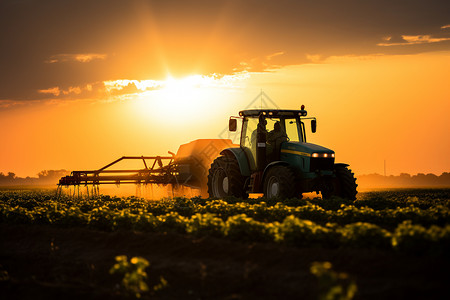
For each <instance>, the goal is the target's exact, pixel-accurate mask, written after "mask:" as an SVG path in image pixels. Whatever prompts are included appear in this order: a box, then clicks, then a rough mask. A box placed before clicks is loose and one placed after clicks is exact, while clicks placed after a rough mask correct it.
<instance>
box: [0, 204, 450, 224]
mask: <svg viewBox="0 0 450 300" xmlns="http://www.w3.org/2000/svg"><path fill="white" fill-rule="evenodd" d="M225 200H227V201H225ZM225 200H208V199H206V200H205V199H199V198H192V199H186V198H175V199H165V200H161V201H147V200H143V199H137V198H111V197H102V198H100V199H94V200H88V199H80V200H74V199H70V198H62V199H54V198H48V199H45V201H39V200H36V199H21V198H5V199H3V200H2V201H0V203H2V204H3V205H4V206H7V207H22V208H26V209H28V210H36V209H40V208H47V209H54V210H68V209H71V208H76V209H78V210H79V211H80V212H82V213H89V212H91V211H93V210H112V211H125V212H126V213H132V214H152V215H154V216H160V215H166V214H168V213H171V212H176V213H178V214H179V215H181V216H184V217H191V216H193V215H195V214H207V213H210V214H214V215H216V216H217V217H219V218H221V219H222V220H223V221H225V220H227V219H228V218H229V217H232V216H235V215H239V214H245V215H247V216H248V217H250V218H252V219H254V220H256V221H259V222H265V223H271V222H282V221H283V220H284V219H285V218H286V217H288V216H295V217H297V218H299V219H304V220H310V221H313V222H315V223H318V224H321V225H325V224H326V223H337V224H339V225H345V224H351V223H357V222H366V223H372V224H376V225H378V226H381V227H383V228H385V229H389V230H393V229H395V228H396V227H397V226H398V224H400V223H402V222H404V221H407V220H410V221H412V222H413V223H414V224H420V225H423V226H427V227H428V226H431V225H439V226H445V225H447V224H448V223H449V220H450V208H449V207H447V206H445V205H441V204H437V205H435V206H431V207H428V208H425V209H422V208H419V207H417V206H414V205H410V206H405V207H397V208H384V209H378V210H376V209H374V208H371V207H366V206H363V207H357V206H356V205H353V204H343V203H341V204H340V205H339V207H338V208H337V209H324V208H323V207H322V206H319V205H318V204H315V203H313V202H309V201H305V200H298V199H297V200H296V199H290V200H287V201H284V202H277V203H276V204H273V205H270V204H268V203H266V202H264V201H262V200H261V199H258V202H249V201H242V202H237V201H235V198H230V199H225ZM339 200H340V201H341V202H342V199H339V198H335V199H334V201H339ZM295 201H297V202H299V201H301V202H302V203H301V204H302V205H289V204H293V203H295ZM324 202H325V201H324Z"/></svg>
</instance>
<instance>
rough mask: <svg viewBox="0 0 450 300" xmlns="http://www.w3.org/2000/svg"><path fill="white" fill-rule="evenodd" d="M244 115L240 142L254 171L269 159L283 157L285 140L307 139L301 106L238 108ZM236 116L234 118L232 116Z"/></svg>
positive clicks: (262, 166) (264, 164)
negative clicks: (291, 107) (299, 108)
mask: <svg viewBox="0 0 450 300" xmlns="http://www.w3.org/2000/svg"><path fill="white" fill-rule="evenodd" d="M239 115H240V117H242V118H243V122H242V131H241V139H240V145H241V148H242V149H243V150H244V151H245V153H246V155H247V158H248V160H249V167H250V169H251V170H252V171H257V170H263V169H264V168H265V167H266V165H267V164H268V163H271V162H273V161H278V160H280V157H281V149H282V148H285V147H282V145H283V144H285V143H287V142H292V143H306V133H305V123H304V121H305V119H311V122H312V126H311V127H312V128H313V129H314V128H315V126H316V125H315V124H316V119H315V118H306V115H307V112H306V110H304V107H302V109H301V110H275V109H252V110H243V111H240V112H239ZM231 120H233V119H231Z"/></svg>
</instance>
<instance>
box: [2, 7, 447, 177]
mask: <svg viewBox="0 0 450 300" xmlns="http://www.w3.org/2000/svg"><path fill="white" fill-rule="evenodd" d="M336 3H338V2H336V1H324V2H323V3H322V2H321V3H320V4H317V3H311V2H309V1H308V2H307V1H298V2H295V1H256V2H255V1H248V2H245V3H242V2H241V1H144V0H140V1H138V0H136V1H123V2H121V1H96V2H95V3H91V1H86V2H85V1H65V2H64V3H63V4H62V2H59V1H23V2H17V1H4V2H2V3H1V4H0V25H1V26H0V28H1V29H0V38H1V40H2V47H1V50H0V64H1V66H2V68H1V70H0V76H1V78H0V79H1V81H0V172H3V173H6V172H10V171H11V172H14V173H16V174H17V175H18V176H23V177H24V176H36V174H37V173H38V172H39V171H41V170H45V169H68V170H76V169H95V168H99V167H102V166H103V165H105V164H107V163H109V162H110V161H112V160H114V159H116V158H118V157H120V156H122V155H165V154H166V153H167V151H168V150H170V151H173V152H175V151H176V150H177V148H178V146H179V145H180V144H182V143H186V142H189V141H191V140H193V139H197V138H218V137H226V136H227V133H225V132H224V129H225V128H226V127H227V120H228V117H229V116H230V115H236V114H237V112H238V111H239V110H241V109H244V108H246V107H247V106H248V105H250V104H251V103H252V101H253V100H254V99H255V97H257V95H258V94H259V93H260V91H261V90H263V91H264V92H265V94H267V95H268V96H269V97H270V100H271V101H272V104H271V105H272V106H273V105H276V106H278V107H280V108H299V107H300V105H301V104H305V105H306V107H307V110H308V113H309V115H310V116H316V117H318V132H317V133H316V134H314V135H312V134H311V133H309V134H308V137H309V140H310V141H311V142H315V143H318V144H321V145H323V146H326V147H329V148H331V149H333V150H335V151H336V160H337V161H339V162H346V163H348V164H350V165H351V168H352V169H353V170H354V171H355V172H356V173H357V174H368V173H375V172H376V173H381V174H382V173H383V161H384V160H386V163H387V171H388V174H394V175H398V174H399V173H401V172H407V173H411V174H415V173H418V172H423V173H430V172H432V173H436V174H440V173H442V172H446V171H447V172H448V171H450V158H449V157H448V154H447V153H448V150H449V149H450V138H449V137H448V135H449V129H450V121H449V118H448V116H447V115H448V113H449V111H450V109H449V108H450V76H449V71H448V70H450V26H449V24H450V19H449V18H448V16H449V15H450V11H449V5H448V4H447V2H446V1H430V2H427V3H425V2H423V1H422V2H421V1H411V2H409V3H408V7H405V6H404V5H406V4H404V3H405V2H402V3H403V4H401V3H397V2H396V1H389V2H388V1H386V2H383V1H377V2H375V1H362V3H361V1H359V2H358V1H347V2H339V3H340V4H339V5H338V4H336ZM325 4H328V5H325ZM266 100H267V99H266ZM266 102H270V101H266ZM254 105H259V101H256V102H255V103H254ZM254 105H253V106H254Z"/></svg>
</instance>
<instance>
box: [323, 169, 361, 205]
mask: <svg viewBox="0 0 450 300" xmlns="http://www.w3.org/2000/svg"><path fill="white" fill-rule="evenodd" d="M334 171H335V173H336V179H335V180H334V181H333V187H332V188H331V189H330V190H328V191H322V197H323V198H324V199H327V198H330V197H332V196H338V197H341V198H344V199H348V200H356V194H358V191H357V190H356V187H357V186H358V185H357V184H356V178H355V175H354V174H353V172H352V171H351V170H350V169H349V168H347V167H346V166H342V165H335V166H334Z"/></svg>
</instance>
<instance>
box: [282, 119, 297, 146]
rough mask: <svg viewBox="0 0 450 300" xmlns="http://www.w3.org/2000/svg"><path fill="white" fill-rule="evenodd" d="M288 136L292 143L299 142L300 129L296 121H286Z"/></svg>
mask: <svg viewBox="0 0 450 300" xmlns="http://www.w3.org/2000/svg"><path fill="white" fill-rule="evenodd" d="M285 124H286V134H287V136H288V138H289V140H290V141H291V142H299V141H300V140H299V134H298V133H299V132H300V130H299V129H300V127H299V126H298V122H297V120H296V119H286V120H285Z"/></svg>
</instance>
